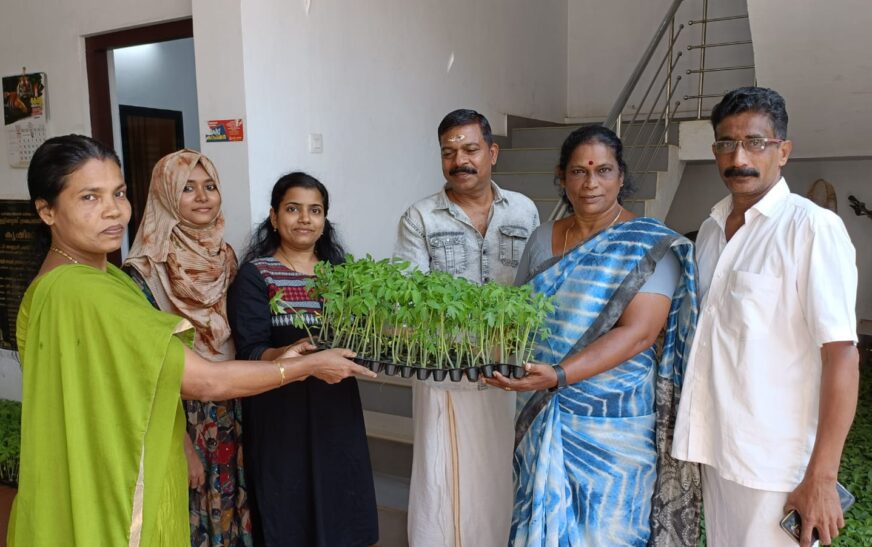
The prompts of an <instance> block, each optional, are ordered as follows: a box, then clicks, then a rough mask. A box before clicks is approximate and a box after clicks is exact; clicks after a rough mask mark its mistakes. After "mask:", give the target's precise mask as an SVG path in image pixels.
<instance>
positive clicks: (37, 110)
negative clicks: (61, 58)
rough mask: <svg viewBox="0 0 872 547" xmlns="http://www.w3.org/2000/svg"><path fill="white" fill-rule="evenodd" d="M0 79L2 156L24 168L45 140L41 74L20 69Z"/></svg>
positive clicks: (44, 112)
mask: <svg viewBox="0 0 872 547" xmlns="http://www.w3.org/2000/svg"><path fill="white" fill-rule="evenodd" d="M2 81H3V122H4V125H5V130H6V157H7V159H8V161H9V165H11V166H12V167H21V168H26V167H27V166H28V165H29V164H30V158H31V157H33V153H34V152H35V151H36V149H37V148H39V145H41V144H42V143H43V142H44V141H45V139H46V130H45V125H46V101H45V97H46V95H45V93H46V87H45V73H44V72H35V73H30V74H28V73H27V71H26V69H24V70H22V73H21V74H19V75H17V76H5V77H3V80H2Z"/></svg>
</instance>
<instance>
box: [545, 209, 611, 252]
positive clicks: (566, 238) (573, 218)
mask: <svg viewBox="0 0 872 547" xmlns="http://www.w3.org/2000/svg"><path fill="white" fill-rule="evenodd" d="M623 212H624V208H623V207H621V206H620V205H618V214H617V215H616V216H615V219H614V220H613V221H611V222H610V223H609V225H608V226H606V227H605V228H603V230H608V229H609V228H611V227H612V226H614V225H615V222H617V221H618V219H619V218H621V213H623ZM575 226H576V223H575V217H572V227H571V228H569V229H567V230H566V231H565V232H564V233H563V252H561V253H560V256H563V255H565V254H566V242H567V240H568V239H569V232H571V231H572V230H574V229H575ZM603 230H600V231H599V232H602V231H603ZM599 232H597V233H599Z"/></svg>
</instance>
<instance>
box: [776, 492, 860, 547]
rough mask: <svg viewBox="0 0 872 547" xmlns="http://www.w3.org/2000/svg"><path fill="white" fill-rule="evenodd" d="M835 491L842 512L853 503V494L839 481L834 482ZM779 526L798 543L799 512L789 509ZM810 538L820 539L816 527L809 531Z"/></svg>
mask: <svg viewBox="0 0 872 547" xmlns="http://www.w3.org/2000/svg"><path fill="white" fill-rule="evenodd" d="M836 492H837V493H838V494H839V504H840V505H841V506H842V513H844V512H845V511H847V510H848V509H850V507H851V506H852V505H854V501H855V500H854V495H853V494H851V493H850V492H848V489H847V488H845V487H844V486H842V483H840V482H836ZM781 528H782V529H783V530H784V531H785V532H787V533H788V534H790V537H792V538H793V539H795V540H796V542H797V543H799V533H800V531H801V530H802V519H801V518H800V517H799V513H797V512H796V509H793V510H791V511H790V512H789V513H787V514H786V515H785V516H784V518H783V519H781ZM811 538H812V540H813V541H818V540H819V539H820V536H818V531H817V529H814V530H812V531H811Z"/></svg>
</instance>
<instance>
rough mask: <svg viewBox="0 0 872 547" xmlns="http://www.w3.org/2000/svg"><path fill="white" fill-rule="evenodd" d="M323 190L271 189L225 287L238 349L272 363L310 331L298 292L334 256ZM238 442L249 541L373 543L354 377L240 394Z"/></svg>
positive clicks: (310, 181)
mask: <svg viewBox="0 0 872 547" xmlns="http://www.w3.org/2000/svg"><path fill="white" fill-rule="evenodd" d="M328 207H329V201H328V194H327V189H326V188H325V187H324V185H323V184H321V183H320V182H319V181H318V180H316V179H315V178H313V177H311V176H309V175H307V174H305V173H291V174H289V175H285V176H283V177H281V178H280V179H279V180H278V181H277V182H276V184H275V186H273V190H272V198H271V208H270V213H269V218H268V219H266V220H265V221H264V222H263V223H262V224H261V225H260V226H259V227H258V229H257V231H256V232H255V234H254V235H253V236H252V240H251V243H250V245H249V248H248V249H247V252H246V254H245V257H244V258H243V265H242V266H241V267H240V269H239V273H238V275H237V277H236V280H235V281H234V282H233V284H232V286H231V287H230V293H229V297H228V315H229V318H230V324H231V328H232V331H233V338H234V340H235V342H236V351H237V356H238V357H239V358H243V359H261V360H264V361H270V360H272V359H275V358H276V357H278V356H279V355H281V354H282V353H284V352H285V350H286V349H287V347H288V346H289V345H291V344H293V343H294V342H297V341H299V340H300V339H301V338H304V337H306V336H307V332H306V330H305V329H300V328H297V327H295V326H294V324H293V320H292V317H293V315H294V314H298V313H299V314H302V315H303V318H304V320H305V321H306V324H307V325H308V326H309V330H310V331H312V330H313V329H317V325H318V313H319V311H320V309H321V304H320V302H318V301H317V300H313V299H312V298H311V297H310V296H309V294H308V293H307V291H306V289H305V286H304V285H305V282H306V279H307V278H309V277H311V276H312V275H314V268H315V265H316V264H317V263H318V262H319V261H322V260H323V261H327V262H331V263H334V264H335V263H339V262H341V261H342V260H343V251H342V248H341V247H340V246H339V244H338V243H337V241H336V235H335V232H334V230H333V227H332V226H331V224H330V221H328V220H327V210H328ZM242 405H243V409H242V415H243V439H244V443H245V447H246V448H245V449H246V476H247V479H248V485H249V490H250V498H251V499H250V502H251V506H252V522H253V533H254V538H255V543H256V544H258V545H265V546H270V547H273V546H275V547H278V546H287V545H300V546H319V547H320V546H324V547H327V546H329V547H333V546H342V547H345V546H349V547H351V546H362V545H372V544H375V543H376V542H377V541H378V517H377V511H376V502H375V492H374V488H373V481H372V468H371V465H370V461H369V452H368V449H367V442H366V430H365V428H364V423H363V411H362V409H361V405H360V395H359V393H358V389H357V380H355V379H354V378H348V379H346V380H344V381H342V382H340V383H338V384H332V385H330V384H327V383H325V382H323V381H321V380H318V379H317V378H314V377H310V378H308V379H306V380H304V381H302V382H297V383H294V384H289V385H287V386H284V387H282V388H280V389H277V390H274V391H272V392H269V393H264V394H263V395H258V396H255V397H248V398H245V399H243V402H242Z"/></svg>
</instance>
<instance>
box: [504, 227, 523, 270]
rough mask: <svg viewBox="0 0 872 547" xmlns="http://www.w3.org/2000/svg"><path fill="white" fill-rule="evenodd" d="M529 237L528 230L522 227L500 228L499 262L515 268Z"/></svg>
mask: <svg viewBox="0 0 872 547" xmlns="http://www.w3.org/2000/svg"><path fill="white" fill-rule="evenodd" d="M529 237H530V230H528V229H527V228H525V227H523V226H512V225H505V226H500V262H502V263H503V264H505V265H506V266H511V267H513V268H516V267H517V266H518V264H519V263H520V262H521V255H522V254H523V253H524V246H526V245H527V238H529Z"/></svg>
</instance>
